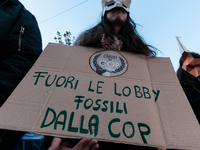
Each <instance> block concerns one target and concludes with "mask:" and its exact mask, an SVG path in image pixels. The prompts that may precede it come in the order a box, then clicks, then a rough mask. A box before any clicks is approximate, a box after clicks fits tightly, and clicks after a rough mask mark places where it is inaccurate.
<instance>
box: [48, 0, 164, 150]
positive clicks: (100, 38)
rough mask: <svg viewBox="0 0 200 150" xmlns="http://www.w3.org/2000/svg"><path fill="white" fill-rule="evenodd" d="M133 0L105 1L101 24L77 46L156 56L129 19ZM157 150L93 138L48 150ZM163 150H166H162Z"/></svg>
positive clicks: (69, 141) (56, 141)
mask: <svg viewBox="0 0 200 150" xmlns="http://www.w3.org/2000/svg"><path fill="white" fill-rule="evenodd" d="M130 4H131V0H102V9H103V15H102V17H101V21H100V22H99V23H98V24H97V25H96V26H94V27H92V28H91V29H88V30H86V31H85V32H83V33H82V34H80V36H79V37H78V38H77V40H76V41H75V42H74V45H77V46H88V47H97V48H103V49H105V50H115V51H127V52H132V53H136V54H143V55H145V56H149V57H155V56H156V50H157V49H156V48H154V47H153V46H150V45H148V44H146V43H145V41H144V40H143V38H142V37H141V36H140V35H139V33H138V32H137V30H136V24H135V22H134V21H133V20H132V19H131V18H130V15H129V11H130ZM61 149H62V150H97V149H99V150H107V149H114V150H122V149H126V150H129V149H130V150H133V149H134V150H157V149H158V148H150V147H141V146H134V145H126V144H116V143H112V142H101V141H97V140H94V139H89V138H83V139H82V140H80V141H78V140H74V139H61V138H54V140H53V141H52V145H51V147H50V148H49V150H61ZM159 149H160V150H164V149H162V148H159Z"/></svg>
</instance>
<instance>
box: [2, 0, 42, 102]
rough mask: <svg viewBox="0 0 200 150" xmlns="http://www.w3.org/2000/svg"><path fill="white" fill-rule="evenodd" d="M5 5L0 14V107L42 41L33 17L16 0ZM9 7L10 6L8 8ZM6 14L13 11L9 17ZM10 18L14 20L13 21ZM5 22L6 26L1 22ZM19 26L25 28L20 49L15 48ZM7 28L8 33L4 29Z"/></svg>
mask: <svg viewBox="0 0 200 150" xmlns="http://www.w3.org/2000/svg"><path fill="white" fill-rule="evenodd" d="M9 3H10V4H9V5H6V4H5V7H7V6H9V7H7V8H6V9H3V8H2V7H3V6H1V11H4V12H3V13H2V14H3V15H5V16H1V18H4V20H1V21H0V22H1V25H0V30H1V31H5V32H6V33H5V34H3V35H4V38H3V39H1V41H0V43H1V45H0V53H1V55H0V106H2V105H3V103H4V102H5V101H6V99H7V98H8V97H9V96H10V94H11V93H12V91H13V90H14V89H15V88H16V86H17V85H18V84H19V83H20V81H21V80H22V79H23V77H24V76H25V75H26V73H27V72H28V71H29V69H30V68H31V67H32V65H33V64H34V63H35V61H36V60H37V58H38V57H39V55H40V53H41V52H42V40H41V34H40V30H39V27H38V24H37V21H36V19H35V17H34V16H33V15H32V14H31V13H30V12H29V11H28V10H26V9H25V8H24V6H23V5H22V4H21V3H20V2H18V1H17V2H16V3H15V4H13V5H11V2H9ZM9 8H10V9H9ZM9 14H13V15H14V14H15V15H16V16H15V17H12V20H10V21H9V20H6V18H9V17H8V16H9ZM13 20H14V21H13ZM2 21H4V22H6V24H7V25H5V24H3V23H2ZM21 27H23V28H24V29H25V31H24V33H23V34H22V35H21V39H20V41H21V43H20V47H21V50H20V51H19V50H18V48H19V42H20V41H19V35H20V30H21ZM8 30H9V32H7V31H8Z"/></svg>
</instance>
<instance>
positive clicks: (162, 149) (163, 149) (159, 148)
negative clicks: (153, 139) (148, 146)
mask: <svg viewBox="0 0 200 150" xmlns="http://www.w3.org/2000/svg"><path fill="white" fill-rule="evenodd" d="M158 150H166V149H165V148H162V147H158Z"/></svg>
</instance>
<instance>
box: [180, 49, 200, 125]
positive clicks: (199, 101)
mask: <svg viewBox="0 0 200 150" xmlns="http://www.w3.org/2000/svg"><path fill="white" fill-rule="evenodd" d="M179 64H180V66H179V68H178V70H177V76H178V79H179V81H180V84H181V86H182V88H183V90H184V92H185V94H186V96H187V98H188V100H189V102H190V104H191V106H192V109H193V111H194V113H195V115H196V117H197V120H198V121H199V123H200V55H199V54H197V53H194V52H186V51H184V52H183V54H182V57H181V58H180V61H179Z"/></svg>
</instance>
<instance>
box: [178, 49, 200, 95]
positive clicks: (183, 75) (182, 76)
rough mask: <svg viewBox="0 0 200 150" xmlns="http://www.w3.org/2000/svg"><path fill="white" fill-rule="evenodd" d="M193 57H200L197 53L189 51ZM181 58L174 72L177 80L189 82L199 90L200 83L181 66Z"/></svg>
mask: <svg viewBox="0 0 200 150" xmlns="http://www.w3.org/2000/svg"><path fill="white" fill-rule="evenodd" d="M189 53H190V54H191V55H192V56H193V57H194V58H200V55H199V54H198V53H194V52H189ZM182 65H183V60H182V57H181V58H180V60H179V68H178V70H177V72H176V74H177V77H178V79H179V81H181V82H187V83H189V84H190V85H191V86H192V87H193V88H194V89H196V90H197V91H198V92H200V83H199V82H198V81H197V80H198V79H197V78H194V77H193V76H192V75H191V74H189V73H188V72H187V71H185V70H183V68H182Z"/></svg>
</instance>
